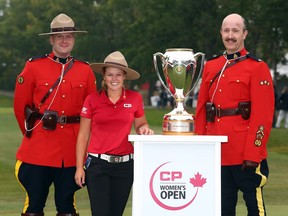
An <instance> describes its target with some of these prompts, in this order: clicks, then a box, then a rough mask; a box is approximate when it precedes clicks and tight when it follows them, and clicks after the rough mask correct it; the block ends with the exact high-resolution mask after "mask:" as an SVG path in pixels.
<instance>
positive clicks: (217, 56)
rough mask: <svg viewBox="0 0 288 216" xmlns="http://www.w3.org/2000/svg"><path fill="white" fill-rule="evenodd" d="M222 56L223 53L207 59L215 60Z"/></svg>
mask: <svg viewBox="0 0 288 216" xmlns="http://www.w3.org/2000/svg"><path fill="white" fill-rule="evenodd" d="M220 56H222V54H221V55H216V56H213V57H212V58H210V59H208V60H207V61H210V60H213V59H216V58H219V57H220Z"/></svg>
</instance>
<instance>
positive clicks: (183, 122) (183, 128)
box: [162, 115, 196, 135]
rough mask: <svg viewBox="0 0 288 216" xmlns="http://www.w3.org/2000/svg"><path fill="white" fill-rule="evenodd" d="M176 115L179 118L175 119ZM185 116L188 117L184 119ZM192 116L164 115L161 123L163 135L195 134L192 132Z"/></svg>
mask: <svg viewBox="0 0 288 216" xmlns="http://www.w3.org/2000/svg"><path fill="white" fill-rule="evenodd" d="M177 117H178V118H179V119H177ZM185 117H187V118H188V119H185ZM194 122H195V120H194V118H193V116H192V115H187V116H185V115H184V116H183V115H178V116H177V115H174V116H170V115H165V116H164V120H163V124H162V134H163V135H196V134H195V132H194Z"/></svg>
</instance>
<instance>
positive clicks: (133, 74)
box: [90, 63, 140, 80]
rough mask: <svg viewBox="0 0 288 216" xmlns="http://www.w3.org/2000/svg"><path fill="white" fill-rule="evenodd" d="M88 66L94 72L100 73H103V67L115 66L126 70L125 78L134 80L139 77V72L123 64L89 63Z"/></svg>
mask: <svg viewBox="0 0 288 216" xmlns="http://www.w3.org/2000/svg"><path fill="white" fill-rule="evenodd" d="M90 67H91V68H92V70H93V71H94V72H95V73H98V74H101V75H103V71H104V68H106V67H115V68H119V69H121V70H123V71H125V72H126V74H125V79H126V80H136V79H139V77H140V74H139V73H138V72H137V71H135V70H133V69H130V68H127V67H124V66H121V65H116V64H109V63H91V64H90Z"/></svg>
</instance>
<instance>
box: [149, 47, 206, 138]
mask: <svg viewBox="0 0 288 216" xmlns="http://www.w3.org/2000/svg"><path fill="white" fill-rule="evenodd" d="M199 57H201V61H200V59H199ZM204 59H205V54H204V53H201V52H197V53H196V54H194V53H193V49H190V48H169V49H166V52H165V53H164V54H162V53H161V52H157V53H155V54H153V63H154V67H155V71H156V74H157V76H158V78H159V81H160V82H161V84H162V86H163V87H164V88H165V89H166V90H167V92H168V93H169V94H170V95H171V96H172V97H173V98H174V100H175V102H176V106H175V108H174V109H173V110H172V111H171V112H169V113H167V114H165V115H164V117H163V124H162V134H164V135H194V134H195V133H194V121H195V119H194V116H193V114H189V113H188V112H187V111H186V110H185V108H184V101H185V98H186V97H187V96H189V94H190V93H191V92H192V91H193V90H194V88H195V87H196V85H197V83H198V81H199V79H200V77H201V75H202V72H203V66H204ZM198 62H201V64H200V69H198V67H197V63H198Z"/></svg>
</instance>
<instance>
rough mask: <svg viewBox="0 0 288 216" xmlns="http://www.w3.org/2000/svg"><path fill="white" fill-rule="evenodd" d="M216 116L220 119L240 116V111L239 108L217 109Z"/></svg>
mask: <svg viewBox="0 0 288 216" xmlns="http://www.w3.org/2000/svg"><path fill="white" fill-rule="evenodd" d="M215 112H216V116H217V117H218V118H221V117H224V116H235V115H240V111H239V109H238V108H234V109H220V108H216V109H215Z"/></svg>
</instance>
